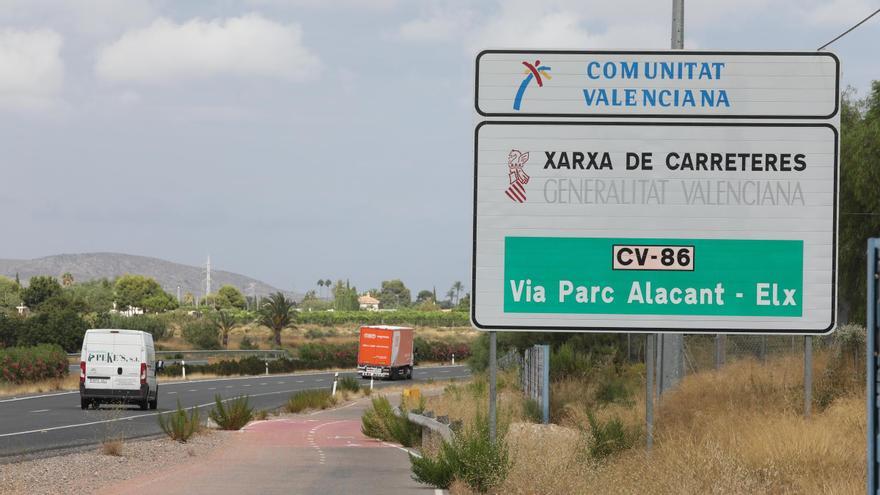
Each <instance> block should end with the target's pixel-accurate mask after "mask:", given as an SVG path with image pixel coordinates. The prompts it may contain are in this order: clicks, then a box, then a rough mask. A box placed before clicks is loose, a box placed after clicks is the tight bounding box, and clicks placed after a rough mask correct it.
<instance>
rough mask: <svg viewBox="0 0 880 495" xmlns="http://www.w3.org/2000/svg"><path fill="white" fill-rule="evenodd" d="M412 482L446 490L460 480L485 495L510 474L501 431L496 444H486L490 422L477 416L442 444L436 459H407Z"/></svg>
mask: <svg viewBox="0 0 880 495" xmlns="http://www.w3.org/2000/svg"><path fill="white" fill-rule="evenodd" d="M410 462H411V464H412V470H413V478H414V479H415V480H416V481H418V482H420V483H424V484H428V485H433V486H435V487H437V488H448V487H449V485H450V484H451V483H452V480H456V479H457V480H459V481H461V482H462V483H464V484H466V485H467V486H468V487H469V488H470V489H471V490H473V491H475V492H478V493H487V492H489V491H491V490H493V489H495V488H496V487H498V486H499V485H500V484H501V483H502V482H504V480H505V479H506V478H507V474H508V472H509V471H510V465H511V463H510V456H509V452H508V447H507V443H506V442H505V441H504V431H503V429H502V430H501V431H499V432H498V437H497V438H496V440H495V442H494V443H493V442H491V441H490V440H489V421H488V419H487V417H486V416H485V415H483V414H477V416H476V418H475V420H474V423H473V424H471V425H469V426H468V427H467V428H465V429H464V430H463V431H462V432H460V433H459V434H458V435H456V436H455V437H454V438H453V440H452V442H451V443H450V442H443V445H442V446H441V447H440V451H439V453H438V454H437V456H436V457H434V458H431V457H429V456H425V457H423V458H422V459H418V458H415V457H412V456H411V457H410Z"/></svg>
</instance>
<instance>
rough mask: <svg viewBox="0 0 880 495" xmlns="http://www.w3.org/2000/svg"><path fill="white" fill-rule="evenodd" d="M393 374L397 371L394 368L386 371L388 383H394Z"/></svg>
mask: <svg viewBox="0 0 880 495" xmlns="http://www.w3.org/2000/svg"><path fill="white" fill-rule="evenodd" d="M395 373H397V370H396V369H394V368H391V369H390V370H388V380H389V381H392V382H393V381H394V374H395Z"/></svg>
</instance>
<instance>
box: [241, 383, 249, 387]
mask: <svg viewBox="0 0 880 495" xmlns="http://www.w3.org/2000/svg"><path fill="white" fill-rule="evenodd" d="M250 386H251V384H250V383H245V384H244V385H242V387H250Z"/></svg>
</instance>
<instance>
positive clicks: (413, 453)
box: [382, 442, 422, 459]
mask: <svg viewBox="0 0 880 495" xmlns="http://www.w3.org/2000/svg"><path fill="white" fill-rule="evenodd" d="M382 445H385V446H388V447H394V448H395V449H397V450H402V451H404V452H406V453H407V454H409V455H411V456H413V457H416V458H418V459H421V458H422V455H421V454H419V453H418V452H413V451H412V450H409V449H408V448H406V447H401V446H400V445H394V444H393V443H388V442H382Z"/></svg>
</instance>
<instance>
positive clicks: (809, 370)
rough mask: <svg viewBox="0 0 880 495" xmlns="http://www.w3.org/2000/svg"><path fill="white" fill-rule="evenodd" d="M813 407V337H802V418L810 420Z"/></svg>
mask: <svg viewBox="0 0 880 495" xmlns="http://www.w3.org/2000/svg"><path fill="white" fill-rule="evenodd" d="M812 407H813V337H812V336H811V335H806V336H804V418H807V419H809V418H810V412H811V409H812Z"/></svg>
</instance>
